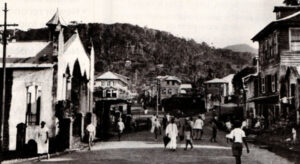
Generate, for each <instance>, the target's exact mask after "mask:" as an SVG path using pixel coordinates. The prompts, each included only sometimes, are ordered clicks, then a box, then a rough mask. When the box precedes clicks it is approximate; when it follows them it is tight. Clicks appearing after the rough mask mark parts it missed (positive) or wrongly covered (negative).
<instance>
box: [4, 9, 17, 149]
mask: <svg viewBox="0 0 300 164" xmlns="http://www.w3.org/2000/svg"><path fill="white" fill-rule="evenodd" d="M3 11H4V24H2V25H0V27H2V26H3V27H4V30H3V34H2V44H3V57H2V88H1V89H2V105H1V129H0V130H1V134H0V144H1V150H2V151H4V143H3V140H4V137H3V134H4V123H5V120H4V119H5V104H6V103H5V98H6V96H5V89H6V86H5V83H6V45H7V26H18V25H17V24H7V22H6V20H7V12H8V10H7V4H6V3H5V4H4V10H3Z"/></svg>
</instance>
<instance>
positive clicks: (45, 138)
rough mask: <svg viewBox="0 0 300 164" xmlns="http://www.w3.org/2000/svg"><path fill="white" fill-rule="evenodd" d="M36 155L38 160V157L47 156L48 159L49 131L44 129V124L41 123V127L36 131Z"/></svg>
mask: <svg viewBox="0 0 300 164" xmlns="http://www.w3.org/2000/svg"><path fill="white" fill-rule="evenodd" d="M37 148H38V150H37V151H38V154H39V160H40V156H41V155H43V154H47V158H48V159H49V158H50V155H49V129H48V128H47V127H46V122H44V121H42V122H41V126H40V127H39V129H38V147H37Z"/></svg>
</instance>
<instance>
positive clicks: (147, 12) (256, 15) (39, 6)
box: [0, 0, 283, 47]
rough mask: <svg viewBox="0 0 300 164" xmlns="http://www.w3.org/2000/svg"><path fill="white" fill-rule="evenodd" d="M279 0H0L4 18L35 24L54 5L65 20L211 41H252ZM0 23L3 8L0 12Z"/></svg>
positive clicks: (23, 26) (52, 10) (42, 23)
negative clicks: (5, 12)
mask: <svg viewBox="0 0 300 164" xmlns="http://www.w3.org/2000/svg"><path fill="white" fill-rule="evenodd" d="M282 1H283V0H0V6H1V8H2V9H3V7H4V2H7V5H8V9H9V12H8V22H9V23H17V24H19V28H21V29H28V28H40V27H45V23H46V22H47V21H48V20H49V19H50V18H51V17H52V15H53V14H54V13H55V11H56V9H57V8H59V10H60V12H61V15H62V17H63V18H64V19H65V21H66V22H70V21H78V22H83V23H86V22H99V23H106V24H111V23H116V22H119V23H130V24H134V25H139V26H141V27H145V26H147V27H148V28H153V29H158V30H163V31H168V32H170V33H172V34H174V35H175V36H179V37H184V38H188V39H190V38H192V39H194V40H195V41H197V42H199V43H201V42H202V41H205V42H207V43H208V44H210V45H213V46H215V47H224V46H227V45H232V44H239V43H247V44H249V45H251V46H253V47H257V43H256V44H253V43H252V41H251V38H252V37H253V36H254V35H255V34H256V33H257V32H259V31H260V30H261V29H262V28H263V27H264V26H266V25H267V24H268V23H269V22H270V21H272V20H274V19H275V14H274V13H273V12H272V11H273V8H274V6H275V5H282ZM0 21H1V24H2V22H3V14H2V13H1V14H0Z"/></svg>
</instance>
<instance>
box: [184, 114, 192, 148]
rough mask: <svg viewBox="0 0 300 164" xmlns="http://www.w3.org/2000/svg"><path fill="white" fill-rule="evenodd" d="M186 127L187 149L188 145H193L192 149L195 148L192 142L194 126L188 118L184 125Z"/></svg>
mask: <svg viewBox="0 0 300 164" xmlns="http://www.w3.org/2000/svg"><path fill="white" fill-rule="evenodd" d="M183 129H184V137H185V141H186V143H185V149H184V150H187V147H188V145H191V149H193V143H192V137H191V136H192V127H191V125H190V123H189V121H188V119H186V120H185V124H184V126H183Z"/></svg>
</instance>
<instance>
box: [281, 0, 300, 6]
mask: <svg viewBox="0 0 300 164" xmlns="http://www.w3.org/2000/svg"><path fill="white" fill-rule="evenodd" d="M283 3H284V4H286V5H287V6H289V5H292V6H297V5H299V1H298V0H284V1H283Z"/></svg>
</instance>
